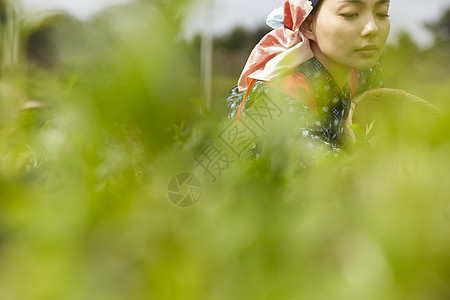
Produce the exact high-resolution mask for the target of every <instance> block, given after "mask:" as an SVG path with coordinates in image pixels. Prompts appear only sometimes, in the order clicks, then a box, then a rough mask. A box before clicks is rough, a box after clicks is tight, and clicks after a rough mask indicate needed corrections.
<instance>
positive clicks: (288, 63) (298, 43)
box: [238, 0, 317, 91]
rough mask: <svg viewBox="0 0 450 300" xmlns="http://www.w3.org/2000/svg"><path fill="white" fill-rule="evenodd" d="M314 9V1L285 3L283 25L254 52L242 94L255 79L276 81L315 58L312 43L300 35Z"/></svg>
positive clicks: (242, 82) (244, 75)
mask: <svg viewBox="0 0 450 300" xmlns="http://www.w3.org/2000/svg"><path fill="white" fill-rule="evenodd" d="M315 2H317V1H315ZM312 10H313V4H312V2H311V1H310V0H285V1H284V17H283V26H282V27H279V28H276V29H274V30H272V31H271V32H269V33H268V34H267V35H265V36H264V37H263V38H262V39H261V41H260V42H259V43H258V44H257V45H256V47H255V48H254V49H253V51H252V53H251V54H250V57H249V59H248V60H247V63H246V65H245V67H244V70H243V71H242V74H241V77H240V78H239V82H238V88H239V91H243V90H246V89H247V88H248V87H249V83H250V82H251V81H252V80H262V81H272V80H273V79H275V78H276V77H277V76H279V75H281V74H283V73H285V72H286V71H289V70H291V69H293V68H295V67H296V66H298V65H300V64H301V63H303V62H305V61H307V60H309V59H310V58H312V57H313V56H314V55H313V52H312V50H311V47H310V45H309V40H308V39H307V38H306V37H305V36H304V35H303V34H302V33H301V32H300V26H301V25H302V23H303V22H304V21H305V19H306V17H308V15H309V14H310V13H311V11H312Z"/></svg>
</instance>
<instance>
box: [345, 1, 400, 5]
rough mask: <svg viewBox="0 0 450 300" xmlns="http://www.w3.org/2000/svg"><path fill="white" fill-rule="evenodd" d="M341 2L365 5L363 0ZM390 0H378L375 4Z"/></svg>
mask: <svg viewBox="0 0 450 300" xmlns="http://www.w3.org/2000/svg"><path fill="white" fill-rule="evenodd" d="M343 2H346V3H354V4H359V5H365V3H364V2H363V1H361V0H344V1H343ZM390 2H391V1H389V0H379V1H378V2H377V3H376V5H379V4H383V3H390Z"/></svg>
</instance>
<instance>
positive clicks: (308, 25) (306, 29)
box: [300, 18, 316, 41]
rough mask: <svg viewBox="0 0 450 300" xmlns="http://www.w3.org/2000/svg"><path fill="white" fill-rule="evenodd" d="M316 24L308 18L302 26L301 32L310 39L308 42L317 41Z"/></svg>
mask: <svg viewBox="0 0 450 300" xmlns="http://www.w3.org/2000/svg"><path fill="white" fill-rule="evenodd" d="M313 27H314V24H313V20H312V19H311V18H306V20H305V21H303V23H302V25H301V26H300V32H301V33H303V35H304V36H306V37H307V38H308V40H312V41H315V40H316V37H315V35H314V29H313Z"/></svg>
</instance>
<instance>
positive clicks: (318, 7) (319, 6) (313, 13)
mask: <svg viewBox="0 0 450 300" xmlns="http://www.w3.org/2000/svg"><path fill="white" fill-rule="evenodd" d="M323 2H325V0H319V2H318V3H317V4H316V6H315V7H314V9H313V10H312V12H311V13H310V14H309V16H308V18H310V17H311V18H314V17H315V16H316V15H317V13H318V12H319V10H320V8H321V7H322V4H323Z"/></svg>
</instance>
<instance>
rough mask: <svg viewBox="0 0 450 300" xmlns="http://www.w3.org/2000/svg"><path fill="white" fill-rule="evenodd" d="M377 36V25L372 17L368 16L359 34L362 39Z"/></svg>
mask: <svg viewBox="0 0 450 300" xmlns="http://www.w3.org/2000/svg"><path fill="white" fill-rule="evenodd" d="M377 34H378V25H377V23H376V21H375V18H374V17H373V16H368V17H367V18H366V19H365V21H364V28H363V31H362V32H361V35H362V36H363V37H375V36H376V35H377Z"/></svg>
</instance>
